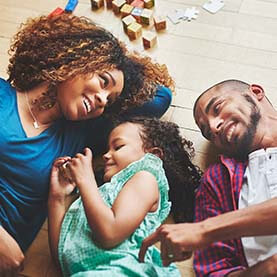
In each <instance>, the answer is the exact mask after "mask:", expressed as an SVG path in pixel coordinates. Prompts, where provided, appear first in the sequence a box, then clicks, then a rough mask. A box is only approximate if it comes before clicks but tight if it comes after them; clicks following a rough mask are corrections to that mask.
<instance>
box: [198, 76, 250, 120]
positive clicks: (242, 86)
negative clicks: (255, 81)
mask: <svg viewBox="0 0 277 277" xmlns="http://www.w3.org/2000/svg"><path fill="white" fill-rule="evenodd" d="M249 87H250V84H248V83H246V82H243V81H240V80H236V79H229V80H224V81H221V82H219V83H217V84H215V85H213V86H211V87H210V88H208V89H206V90H205V91H204V92H202V93H201V94H200V95H199V96H198V97H197V99H196V101H195V103H194V106H193V116H194V117H195V109H196V105H197V103H198V101H199V99H200V98H201V97H202V96H203V95H204V94H205V93H206V92H208V91H210V90H224V89H228V91H233V90H235V91H238V92H244V91H246V90H247V89H249Z"/></svg>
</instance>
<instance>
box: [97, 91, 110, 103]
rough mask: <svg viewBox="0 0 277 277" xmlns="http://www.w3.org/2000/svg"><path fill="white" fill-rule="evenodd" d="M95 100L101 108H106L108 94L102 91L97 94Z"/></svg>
mask: <svg viewBox="0 0 277 277" xmlns="http://www.w3.org/2000/svg"><path fill="white" fill-rule="evenodd" d="M95 98H96V101H97V103H98V105H99V106H101V107H105V106H106V105H107V102H108V93H107V92H106V91H104V90H101V91H99V92H98V93H96V95H95Z"/></svg>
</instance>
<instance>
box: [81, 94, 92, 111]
mask: <svg viewBox="0 0 277 277" xmlns="http://www.w3.org/2000/svg"><path fill="white" fill-rule="evenodd" d="M83 102H84V104H85V107H86V109H87V112H88V113H89V112H90V111H91V105H90V102H89V100H88V99H87V98H84V100H83Z"/></svg>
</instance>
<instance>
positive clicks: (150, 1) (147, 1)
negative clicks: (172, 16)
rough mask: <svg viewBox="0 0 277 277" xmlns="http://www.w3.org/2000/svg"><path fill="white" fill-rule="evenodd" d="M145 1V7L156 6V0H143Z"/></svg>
mask: <svg viewBox="0 0 277 277" xmlns="http://www.w3.org/2000/svg"><path fill="white" fill-rule="evenodd" d="M143 2H144V8H147V9H151V8H152V7H154V6H155V2H154V0H143Z"/></svg>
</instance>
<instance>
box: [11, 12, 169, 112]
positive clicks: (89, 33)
mask: <svg viewBox="0 0 277 277" xmlns="http://www.w3.org/2000/svg"><path fill="white" fill-rule="evenodd" d="M9 54H10V55H11V58H10V64H9V66H8V74H9V79H8V81H9V82H10V83H11V84H12V85H13V86H14V87H15V88H16V89H18V90H20V91H27V90H30V89H32V88H34V87H36V86H38V85H39V84H41V83H42V82H48V83H49V86H51V87H56V86H57V85H58V84H59V83H61V82H63V81H66V80H68V79H71V78H74V77H75V76H77V75H80V74H83V75H89V74H93V73H96V72H102V71H107V70H112V69H115V68H116V69H118V70H122V71H123V73H124V88H123V92H122V94H121V96H120V97H119V99H118V101H116V103H115V105H114V110H113V112H114V111H117V112H120V111H122V110H126V109H127V108H129V107H131V106H137V105H141V104H143V103H144V102H145V101H146V100H148V99H151V98H152V97H153V95H154V93H155V90H156V85H158V84H161V85H165V86H167V87H169V88H171V89H172V90H174V82H173V80H172V78H171V77H170V76H169V74H168V71H167V68H166V66H165V65H160V64H157V63H153V62H152V61H151V59H150V58H149V57H143V56H140V55H139V54H137V53H135V52H129V51H128V50H127V49H126V47H125V45H124V44H123V43H121V42H119V40H118V39H117V38H115V37H114V36H113V35H112V34H111V33H110V32H108V31H107V30H105V29H104V28H102V27H100V26H98V25H96V24H95V23H94V22H92V21H91V20H90V19H88V18H85V17H78V16H73V15H69V14H62V15H59V16H52V17H47V16H41V17H39V18H35V19H29V20H28V21H27V22H26V23H25V24H22V26H21V30H20V31H19V32H18V33H17V34H16V35H15V36H14V38H13V42H12V45H11V48H10V50H9Z"/></svg>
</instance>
